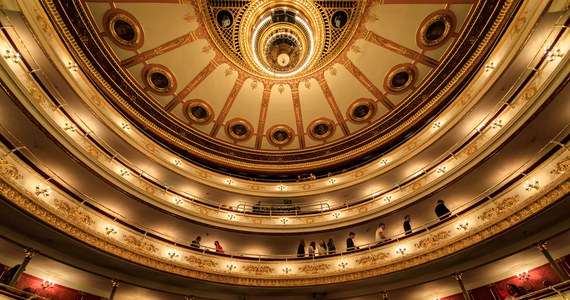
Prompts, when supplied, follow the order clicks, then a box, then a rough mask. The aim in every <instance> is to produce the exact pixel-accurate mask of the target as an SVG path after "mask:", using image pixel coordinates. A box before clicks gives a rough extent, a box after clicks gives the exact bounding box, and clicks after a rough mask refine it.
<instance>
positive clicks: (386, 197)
mask: <svg viewBox="0 0 570 300" xmlns="http://www.w3.org/2000/svg"><path fill="white" fill-rule="evenodd" d="M384 201H386V202H388V203H390V201H392V195H386V196H384Z"/></svg>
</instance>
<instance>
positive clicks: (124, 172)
mask: <svg viewBox="0 0 570 300" xmlns="http://www.w3.org/2000/svg"><path fill="white" fill-rule="evenodd" d="M119 174H121V176H123V177H125V176H129V175H131V171H129V170H127V169H121V170H119Z"/></svg>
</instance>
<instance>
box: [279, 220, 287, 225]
mask: <svg viewBox="0 0 570 300" xmlns="http://www.w3.org/2000/svg"><path fill="white" fill-rule="evenodd" d="M279 221H281V223H283V225H285V224H287V222H289V218H281V219H280V220H279Z"/></svg>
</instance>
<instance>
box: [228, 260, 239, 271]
mask: <svg viewBox="0 0 570 300" xmlns="http://www.w3.org/2000/svg"><path fill="white" fill-rule="evenodd" d="M236 267H237V266H236V264H235V263H233V262H229V263H227V264H226V268H228V270H230V272H231V271H232V270H233V269H235V268H236Z"/></svg>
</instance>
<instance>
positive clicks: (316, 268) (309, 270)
mask: <svg viewBox="0 0 570 300" xmlns="http://www.w3.org/2000/svg"><path fill="white" fill-rule="evenodd" d="M330 268H331V266H330V265H328V264H316V265H305V266H302V267H300V268H299V271H300V272H302V273H305V274H322V273H324V272H326V271H328V270H329V269H330Z"/></svg>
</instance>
